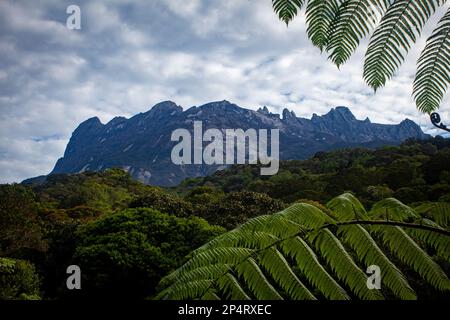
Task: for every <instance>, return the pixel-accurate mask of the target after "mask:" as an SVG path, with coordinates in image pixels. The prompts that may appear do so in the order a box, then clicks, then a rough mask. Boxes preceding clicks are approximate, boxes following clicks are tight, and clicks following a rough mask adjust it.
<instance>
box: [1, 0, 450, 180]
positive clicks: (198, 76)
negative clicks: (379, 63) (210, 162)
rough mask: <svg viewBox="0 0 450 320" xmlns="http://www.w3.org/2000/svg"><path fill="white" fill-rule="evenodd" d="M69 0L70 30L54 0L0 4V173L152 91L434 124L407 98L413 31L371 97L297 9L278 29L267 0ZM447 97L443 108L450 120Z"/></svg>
mask: <svg viewBox="0 0 450 320" xmlns="http://www.w3.org/2000/svg"><path fill="white" fill-rule="evenodd" d="M68 4H69V3H68ZM79 5H80V7H81V10H82V29H81V30H79V31H74V30H68V29H67V28H65V18H66V16H67V15H66V13H65V5H64V2H61V1H56V0H47V1H40V2H39V4H37V3H36V2H35V1H31V0H28V1H25V0H24V1H21V2H17V1H12V0H8V1H3V2H1V3H0V56H1V57H2V58H1V59H0V66H1V68H0V136H1V140H0V172H1V175H0V182H11V181H20V180H22V179H24V178H28V177H30V176H35V175H40V174H46V173H48V172H49V171H50V170H51V169H52V167H53V165H54V163H55V162H56V160H57V159H58V158H59V157H61V156H62V154H63V151H64V146H65V144H66V143H67V142H68V139H69V138H70V135H71V132H72V131H73V130H74V129H75V128H76V126H77V125H78V124H79V123H80V122H81V121H83V120H85V119H87V118H89V117H92V116H99V118H100V119H101V120H102V121H103V122H107V121H109V120H110V119H112V118H113V117H114V116H117V115H124V116H128V117H129V116H132V115H134V114H136V113H138V112H142V111H146V110H147V109H149V108H150V107H151V106H152V105H154V104H156V103H158V102H160V101H162V100H173V101H175V102H177V103H178V104H180V105H183V106H185V107H190V106H192V105H200V104H202V103H206V102H209V101H215V100H223V99H227V100H229V101H232V102H234V103H236V104H238V105H241V106H242V107H247V108H252V109H256V108H258V107H260V106H262V105H267V106H268V107H269V108H270V109H271V111H274V112H280V111H281V110H282V108H284V107H288V108H290V109H293V110H294V111H295V112H296V114H297V115H298V116H303V117H311V115H312V114H313V113H317V114H323V113H326V112H328V111H329V109H330V108H331V107H334V106H337V105H346V106H348V107H350V108H351V110H352V111H353V112H354V114H355V115H356V116H357V118H359V119H365V118H366V117H369V118H370V119H371V120H372V121H373V122H381V123H398V122H400V121H401V120H403V119H404V118H406V117H407V118H410V119H412V120H414V121H416V122H418V123H419V124H421V125H422V126H423V128H424V129H426V130H427V131H428V132H432V133H435V132H436V131H434V130H432V129H431V125H430V122H429V119H428V117H427V116H425V115H422V114H421V113H420V112H418V111H417V110H416V108H415V106H414V101H413V99H412V97H411V93H412V81H413V78H412V77H413V76H414V73H415V68H416V66H415V63H416V61H417V58H418V55H419V53H420V50H421V49H422V48H423V47H424V40H423V38H422V39H421V41H420V43H419V44H418V45H416V46H414V48H413V50H412V51H411V54H410V55H409V56H408V62H407V63H405V65H404V66H403V67H402V68H401V69H400V70H399V72H398V74H397V75H396V77H395V78H394V79H393V80H392V81H390V82H389V83H388V84H387V86H386V87H385V88H383V89H381V90H380V91H379V92H378V93H377V94H376V95H374V94H373V92H372V91H371V90H370V89H369V88H368V87H367V86H366V84H365V83H364V81H363V79H362V65H363V55H364V51H363V50H358V51H357V53H356V54H355V55H354V57H352V59H351V60H350V61H349V62H348V63H347V64H346V65H344V66H343V67H342V68H341V70H338V69H337V68H336V67H335V66H334V65H332V64H331V62H330V61H328V59H327V57H326V56H325V55H321V54H320V52H319V51H318V49H316V48H314V47H313V46H312V45H311V44H310V42H309V41H308V39H307V37H306V32H305V22H304V16H303V15H300V16H299V17H298V18H297V19H296V20H295V21H294V22H293V23H292V24H291V25H290V26H289V28H286V26H285V25H284V24H283V23H281V22H279V21H278V19H277V17H276V15H275V14H274V13H273V12H272V9H271V1H269V0H265V1H260V0H248V1H222V0H190V1H181V0H161V1H143V0H142V1H131V0H127V1H119V0H113V1H103V2H101V1H95V2H94V1H88V0H83V1H79ZM442 12H443V10H441V11H440V13H439V14H442ZM437 17H438V15H437ZM433 21H434V23H435V22H436V21H437V18H435V19H433ZM432 28H433V23H430V24H429V25H428V26H427V28H426V30H425V33H424V34H425V35H428V34H429V33H430V32H431V30H432ZM449 102H450V100H449V97H448V96H447V97H446V100H445V102H444V103H443V108H442V110H441V113H442V117H443V119H448V120H449V121H450V112H449V110H448V109H447V108H446V106H448V105H450V104H449Z"/></svg>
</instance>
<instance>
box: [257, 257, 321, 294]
mask: <svg viewBox="0 0 450 320" xmlns="http://www.w3.org/2000/svg"><path fill="white" fill-rule="evenodd" d="M260 262H261V265H262V266H263V267H264V268H265V269H266V270H267V271H268V272H269V273H270V275H271V277H272V278H273V279H275V280H276V281H277V283H278V285H279V286H280V287H281V288H283V290H284V291H285V292H286V294H287V295H288V296H289V297H290V298H291V299H293V300H315V297H314V296H313V295H312V293H311V292H310V291H309V290H308V289H307V288H306V287H305V286H304V285H303V283H301V281H300V280H299V279H298V277H297V276H296V275H295V273H294V271H292V268H291V266H290V265H289V263H288V262H287V261H286V259H285V258H284V257H283V255H282V254H281V253H280V252H279V251H278V250H277V249H275V248H270V249H268V250H265V252H264V253H263V254H262V256H261V258H260Z"/></svg>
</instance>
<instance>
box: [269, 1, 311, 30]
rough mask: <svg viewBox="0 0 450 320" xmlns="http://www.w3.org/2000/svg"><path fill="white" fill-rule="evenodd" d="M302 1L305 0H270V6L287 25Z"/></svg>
mask: <svg viewBox="0 0 450 320" xmlns="http://www.w3.org/2000/svg"><path fill="white" fill-rule="evenodd" d="M304 2H305V0H272V6H273V10H274V11H275V13H276V14H278V18H279V19H280V20H281V21H284V22H285V23H286V25H289V22H291V21H292V20H293V19H294V18H295V16H296V15H297V14H298V11H299V10H300V9H301V8H302V6H303V3H304Z"/></svg>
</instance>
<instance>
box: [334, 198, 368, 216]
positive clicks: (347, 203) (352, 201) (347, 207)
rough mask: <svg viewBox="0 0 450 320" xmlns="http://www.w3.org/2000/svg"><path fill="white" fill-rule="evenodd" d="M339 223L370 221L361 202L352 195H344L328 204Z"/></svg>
mask: <svg viewBox="0 0 450 320" xmlns="http://www.w3.org/2000/svg"><path fill="white" fill-rule="evenodd" d="M327 208H329V209H331V210H332V211H333V213H334V215H335V217H336V219H337V220H338V221H350V220H368V216H367V212H366V209H365V208H364V206H363V205H362V204H361V202H359V200H358V199H357V198H356V197H355V196H354V195H352V194H351V193H344V194H342V195H340V196H337V197H335V198H333V199H331V200H330V201H329V202H328V203H327Z"/></svg>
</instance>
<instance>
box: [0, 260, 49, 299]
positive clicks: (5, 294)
mask: <svg viewBox="0 0 450 320" xmlns="http://www.w3.org/2000/svg"><path fill="white" fill-rule="evenodd" d="M39 283H40V282H39V277H38V276H37V274H36V272H35V269H34V266H33V265H32V264H31V263H29V262H28V261H24V260H16V259H9V258H0V300H38V299H40V297H39V295H40V293H39Z"/></svg>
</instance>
